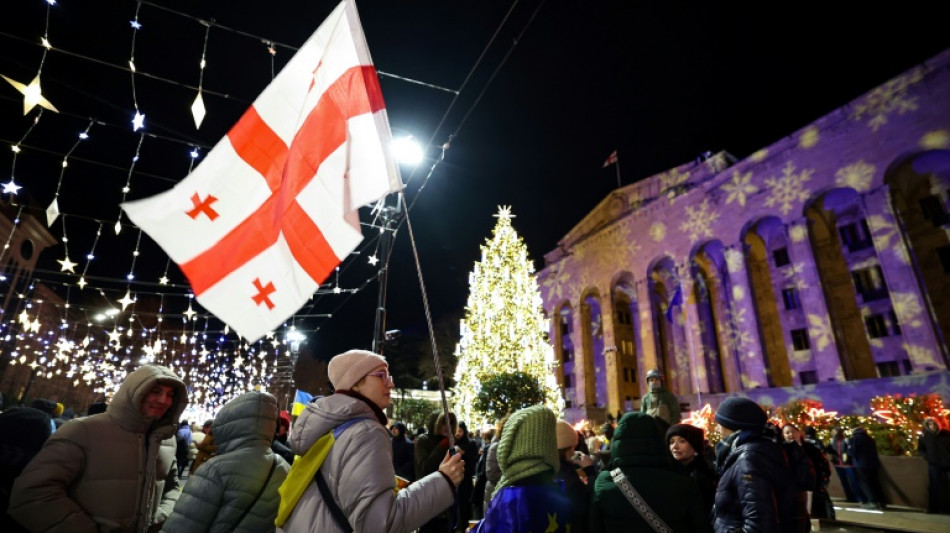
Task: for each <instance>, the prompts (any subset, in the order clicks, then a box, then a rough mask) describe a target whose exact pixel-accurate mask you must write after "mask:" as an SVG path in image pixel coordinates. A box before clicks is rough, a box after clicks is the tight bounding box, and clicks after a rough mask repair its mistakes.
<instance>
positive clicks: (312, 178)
mask: <svg viewBox="0 0 950 533" xmlns="http://www.w3.org/2000/svg"><path fill="white" fill-rule="evenodd" d="M391 136H392V133H391V131H390V129H389V119H388V117H387V116H386V107H385V104H384V103H383V96H382V91H381V90H380V87H379V80H378V78H377V76H376V69H375V68H374V67H373V62H372V60H371V59H370V55H369V50H368V48H367V46H366V39H365V37H364V36H363V30H362V27H361V25H360V20H359V15H358V14H357V12H356V6H355V5H354V3H353V2H352V0H346V1H344V2H341V3H340V5H338V6H337V7H336V9H334V10H333V13H331V14H330V16H329V17H328V18H327V19H326V20H325V21H324V22H323V24H321V25H320V27H319V28H318V29H317V31H316V32H315V33H314V34H313V35H312V36H311V37H310V39H308V40H307V42H306V43H305V44H304V45H303V46H302V47H301V48H300V50H299V51H298V52H297V54H296V55H295V56H294V57H293V58H292V59H291V60H290V62H288V63H287V66H285V67H284V69H283V70H282V71H281V72H280V74H279V75H278V76H277V77H276V78H275V79H274V80H273V81H272V82H271V84H270V85H269V86H268V87H267V88H266V89H264V92H262V93H261V95H260V96H259V97H258V98H257V100H255V101H254V104H253V105H252V106H251V107H250V108H249V109H248V110H247V112H245V113H244V116H242V117H241V119H240V120H239V121H238V122H237V124H235V125H234V127H233V128H232V129H231V131H229V132H228V134H227V135H226V136H225V137H224V138H223V139H221V141H219V142H218V144H217V145H216V146H215V147H214V149H213V150H211V152H209V153H208V156H207V157H206V158H205V160H204V161H203V162H202V163H201V164H200V165H199V166H198V167H197V168H196V169H195V170H194V171H193V172H192V173H191V174H189V175H188V176H187V177H186V178H185V179H184V180H182V181H181V183H179V184H178V185H176V186H175V187H174V188H172V189H171V190H169V191H166V192H164V193H161V194H158V195H156V196H152V197H150V198H146V199H143V200H137V201H133V202H126V203H124V204H122V208H123V209H124V210H125V212H126V214H128V216H129V218H130V219H132V221H133V222H135V223H136V224H137V225H138V226H139V227H140V228H142V230H144V231H145V232H146V233H148V234H149V235H150V236H151V237H152V238H153V239H155V241H156V242H157V243H158V244H159V245H160V246H161V247H162V248H163V249H164V250H165V251H166V252H167V253H168V255H169V256H170V257H171V258H172V260H174V261H175V262H176V263H178V265H179V266H180V267H181V270H182V272H184V273H185V275H186V276H187V277H188V280H189V281H190V282H191V287H192V290H193V291H194V293H195V297H196V298H197V299H198V301H199V302H200V303H201V305H203V306H204V307H205V308H207V309H208V310H209V311H211V312H212V313H214V314H215V315H216V316H217V317H218V318H220V319H221V320H222V321H224V322H225V323H227V324H228V325H230V326H231V327H232V328H234V329H235V331H237V332H238V333H239V334H240V335H242V336H243V337H245V338H246V339H248V340H249V341H252V342H253V341H256V340H257V339H259V338H260V337H261V336H263V335H265V334H266V333H267V332H269V331H272V330H273V329H274V328H276V327H277V326H279V325H280V324H281V323H283V322H284V321H285V320H287V319H288V318H289V317H290V316H292V315H293V314H294V313H296V312H297V311H298V310H299V309H300V308H301V307H302V306H303V305H304V304H305V303H306V302H307V300H308V299H309V298H310V296H311V295H312V294H313V292H314V291H315V290H316V289H317V287H318V286H319V284H320V283H322V282H323V281H324V280H325V279H326V278H327V276H328V275H329V274H330V273H331V272H332V271H333V269H334V268H335V267H336V266H337V265H338V264H339V263H340V262H341V261H342V259H343V258H344V257H346V256H347V254H349V253H350V252H351V251H353V249H354V248H355V247H356V245H357V244H359V242H360V241H361V240H362V239H363V236H362V233H361V232H360V225H359V213H358V211H357V210H358V208H359V207H360V206H362V205H366V204H368V203H371V202H373V201H376V200H378V199H379V198H382V197H384V196H385V195H387V194H389V193H390V192H393V191H396V190H399V189H400V188H401V187H402V184H401V181H400V179H399V173H398V169H397V167H396V164H395V162H394V160H393V158H392V156H391V153H390V144H391Z"/></svg>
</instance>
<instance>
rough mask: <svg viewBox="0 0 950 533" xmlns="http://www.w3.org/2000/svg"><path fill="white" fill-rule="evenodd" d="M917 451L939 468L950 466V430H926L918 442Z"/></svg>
mask: <svg viewBox="0 0 950 533" xmlns="http://www.w3.org/2000/svg"><path fill="white" fill-rule="evenodd" d="M917 452H918V453H920V455H922V456H924V459H926V460H927V463H929V464H931V465H933V466H936V467H937V468H950V431H947V430H945V429H941V430H940V431H938V432H937V433H932V432H930V431H927V430H924V432H923V433H922V434H921V435H920V440H919V441H918V442H917Z"/></svg>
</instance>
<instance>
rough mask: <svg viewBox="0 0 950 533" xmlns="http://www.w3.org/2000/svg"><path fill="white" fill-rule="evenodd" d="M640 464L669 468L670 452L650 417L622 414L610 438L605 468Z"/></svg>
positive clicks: (642, 465) (641, 465) (640, 414)
mask: <svg viewBox="0 0 950 533" xmlns="http://www.w3.org/2000/svg"><path fill="white" fill-rule="evenodd" d="M627 466H639V467H651V468H669V467H670V452H669V450H668V449H667V447H666V445H665V444H664V442H663V436H662V435H661V434H660V428H659V426H657V424H656V421H655V420H654V419H653V417H652V416H650V415H648V414H645V413H639V412H633V413H627V414H625V415H623V418H621V419H620V423H619V424H617V429H616V431H614V438H613V439H612V440H611V441H610V462H609V463H608V468H610V469H613V468H617V467H627Z"/></svg>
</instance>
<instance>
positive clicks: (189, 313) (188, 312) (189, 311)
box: [183, 303, 198, 320]
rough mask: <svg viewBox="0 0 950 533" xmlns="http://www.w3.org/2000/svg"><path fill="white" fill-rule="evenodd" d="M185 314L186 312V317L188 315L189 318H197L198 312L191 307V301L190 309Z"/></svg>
mask: <svg viewBox="0 0 950 533" xmlns="http://www.w3.org/2000/svg"><path fill="white" fill-rule="evenodd" d="M183 314H184V315H185V316H186V317H188V320H194V319H195V315H197V314H198V313H196V312H195V310H194V309H192V308H191V303H189V304H188V310H187V311H185V312H184V313H183Z"/></svg>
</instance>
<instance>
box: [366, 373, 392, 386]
mask: <svg viewBox="0 0 950 533" xmlns="http://www.w3.org/2000/svg"><path fill="white" fill-rule="evenodd" d="M366 375H367V376H376V377H378V378H379V379H381V380H383V383H391V384H393V385H395V384H396V383H395V382H394V381H393V377H392V376H391V375H390V374H389V372H387V371H385V370H380V371H379V372H370V373H369V374H366Z"/></svg>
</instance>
